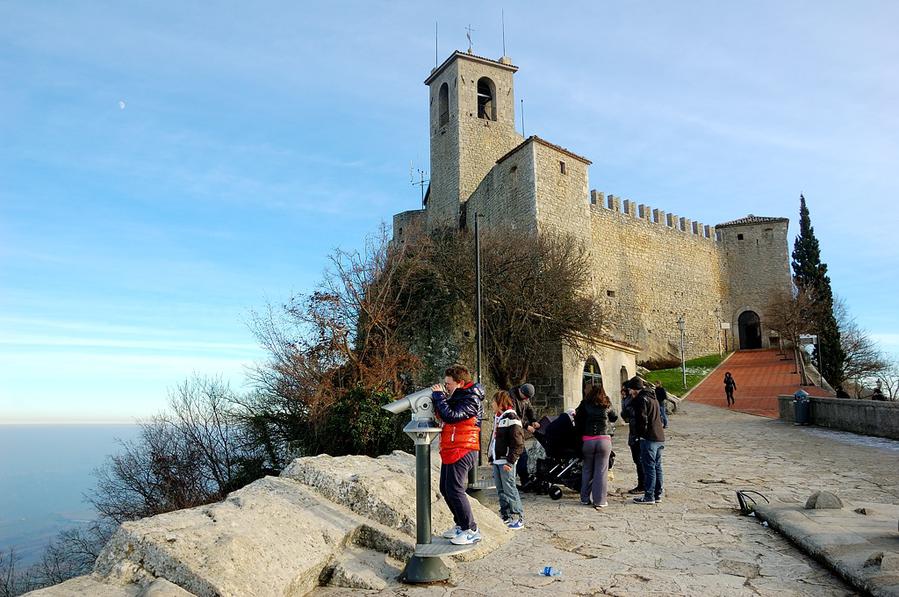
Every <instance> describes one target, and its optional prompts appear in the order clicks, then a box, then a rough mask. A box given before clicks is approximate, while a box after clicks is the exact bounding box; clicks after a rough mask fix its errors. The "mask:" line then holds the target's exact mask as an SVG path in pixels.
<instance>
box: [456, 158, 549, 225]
mask: <svg viewBox="0 0 899 597" xmlns="http://www.w3.org/2000/svg"><path fill="white" fill-rule="evenodd" d="M534 166H535V164H534V148H533V146H532V144H530V143H527V144H524V145H521V146H519V148H518V149H517V150H515V151H513V152H511V153H510V154H508V155H507V156H506V157H505V158H504V159H503V160H502V161H500V162H499V163H497V164H496V166H494V167H493V169H492V170H490V172H489V173H488V174H487V176H485V177H484V180H482V181H481V184H480V185H478V188H477V190H476V191H475V192H474V194H473V195H472V196H471V199H469V201H468V205H467V208H466V209H467V217H468V222H469V227H471V225H472V223H473V220H472V218H474V215H475V214H476V213H479V214H481V216H482V217H481V225H482V226H484V229H493V230H510V231H512V230H515V231H528V232H532V231H534V229H535V227H536V209H537V202H536V198H535V197H536V195H535V193H536V191H535V189H536V172H535V169H534Z"/></svg>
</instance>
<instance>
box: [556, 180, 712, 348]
mask: <svg viewBox="0 0 899 597" xmlns="http://www.w3.org/2000/svg"><path fill="white" fill-rule="evenodd" d="M585 202H586V201H585ZM589 205H590V210H589V212H590V218H589V222H588V225H589V226H590V231H591V233H592V244H591V250H592V258H593V260H594V264H595V266H594V272H595V273H594V278H593V280H592V282H593V288H594V292H595V293H596V294H597V295H598V296H600V297H603V299H604V300H605V304H606V309H605V313H606V326H607V327H608V329H609V332H610V335H611V336H612V337H613V338H615V339H618V340H622V341H624V342H627V343H629V344H634V345H637V346H639V347H641V348H642V352H641V354H640V357H639V358H641V359H645V358H649V357H656V356H665V355H671V356H679V351H680V331H679V329H678V327H677V319H678V317H679V316H681V315H683V317H684V320H685V322H686V334H685V335H686V346H685V348H686V353H687V357H688V358H690V357H695V356H701V355H705V354H710V353H714V352H718V351H719V349H720V344H719V338H720V319H719V318H720V317H721V316H722V315H723V314H726V313H727V312H728V311H727V305H726V295H727V292H726V288H727V285H726V283H725V280H724V278H723V275H722V274H723V264H722V260H721V254H720V251H719V249H718V243H716V242H715V237H714V230H713V229H712V228H711V227H708V226H705V225H703V224H701V223H699V222H692V221H690V220H688V219H686V218H682V217H678V216H677V215H675V214H666V213H665V212H663V211H660V210H658V209H651V208H650V207H649V206H646V205H635V204H634V203H632V202H630V201H628V200H625V201H624V205H623V207H624V211H622V203H621V201H620V200H619V199H618V198H617V197H614V196H612V195H610V196H609V197H608V198H606V197H605V196H604V195H603V194H602V193H596V192H594V193H591V199H590V202H589ZM574 225H581V226H583V225H584V224H575V222H572V226H574Z"/></svg>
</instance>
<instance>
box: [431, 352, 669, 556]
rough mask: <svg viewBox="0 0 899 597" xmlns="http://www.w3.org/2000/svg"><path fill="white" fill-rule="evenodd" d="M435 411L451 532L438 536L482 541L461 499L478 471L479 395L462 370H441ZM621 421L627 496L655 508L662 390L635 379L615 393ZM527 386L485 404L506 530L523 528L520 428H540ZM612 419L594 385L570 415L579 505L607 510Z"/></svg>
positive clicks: (663, 421)
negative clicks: (631, 474)
mask: <svg viewBox="0 0 899 597" xmlns="http://www.w3.org/2000/svg"><path fill="white" fill-rule="evenodd" d="M431 390H432V400H433V403H434V411H435V413H436V414H437V416H438V417H439V418H440V420H441V421H442V422H443V429H442V431H441V434H440V458H441V461H442V463H441V467H440V493H441V495H443V496H444V499H445V500H446V503H447V506H448V507H449V509H450V512H451V513H452V515H453V522H454V526H453V527H452V528H450V529H447V530H446V532H444V533H443V536H444V537H445V538H447V539H449V540H450V541H451V542H452V543H453V544H456V545H470V544H473V543H476V542H478V541H480V540H481V533H480V530H479V529H478V526H477V523H476V521H475V520H474V515H473V514H472V511H471V506H470V505H469V502H468V496H467V495H466V492H465V490H466V488H467V485H468V476H469V471H470V470H471V469H472V468H474V467H476V466H477V463H478V451H479V449H480V445H479V437H480V421H481V418H482V406H481V405H482V401H483V399H484V395H483V391H482V390H481V388H480V386H478V385H477V384H475V383H474V382H473V381H472V378H471V373H470V372H469V371H468V369H466V368H465V367H463V366H461V365H454V366H452V367H449V368H447V369H446V371H445V375H444V382H443V384H442V385H441V384H437V385H434V386H433V387H432V388H431ZM621 394H622V408H621V411H622V412H621V416H622V418H624V420H625V421H627V422H629V428H628V446H629V447H630V450H631V455H632V458H633V461H634V464H635V465H636V469H637V486H636V487H634V488H633V489H631V490H630V491H629V492H628V493H630V494H640V495H637V497H635V498H634V502H636V503H638V504H656V503H659V502H661V501H662V498H663V491H662V481H663V477H662V451H663V450H664V447H665V432H664V430H665V428H667V427H668V419H667V413H666V410H665V404H664V400H665V398H666V395H665V390H664V388H663V387H662V386H661V384H657V387H656V388H655V391H653V388H652V386H647V385H646V384H645V383H644V382H643V380H642V379H640V378H639V377H633V378H631V379H629V380H628V381H627V382H625V383H624V385H623V386H622V388H621ZM533 396H534V386H532V385H531V384H524V385H521V386H517V387H514V388H512V389H511V390H508V391H506V390H499V391H497V392H496V393H495V394H494V395H493V397H492V400H491V404H490V406H491V407H492V408H493V415H494V424H493V434H492V437H491V440H490V446H489V450H488V453H489V460H490V462H491V464H492V466H493V478H494V481H495V483H496V491H497V495H498V498H499V509H500V516H501V517H502V519H503V522H504V523H505V524H506V526H507V527H508V528H510V529H512V530H518V529H521V528H524V509H523V507H522V503H521V495H520V493H519V489H518V486H517V485H516V476H520V477H521V481H522V485H527V483H528V481H529V475H528V462H527V460H528V456H527V450H526V449H525V434H524V432H525V429H526V430H527V431H529V432H532V433H533V432H534V431H535V430H536V429H539V427H540V423H539V422H538V421H537V420H536V418H535V417H534V411H533V408H532V406H531V398H533ZM618 416H619V415H618V413H617V412H615V410H614V409H613V408H612V404H611V401H610V400H609V397H608V395H607V394H606V392H605V390H604V388H603V386H602V384H601V383H599V384H596V385H591V386H589V387H588V388H586V389H585V395H584V398H583V400H582V401H581V403H580V404H579V405H578V407H577V408H576V409H575V411H574V422H575V429H576V432H577V433H579V434H580V435H581V439H582V450H583V474H582V479H581V503H583V504H585V505H590V506H593V507H595V508H597V509H600V508H605V507H607V506H608V471H609V457H610V455H611V454H612V424H613V423H614V422H615V421H617V420H618Z"/></svg>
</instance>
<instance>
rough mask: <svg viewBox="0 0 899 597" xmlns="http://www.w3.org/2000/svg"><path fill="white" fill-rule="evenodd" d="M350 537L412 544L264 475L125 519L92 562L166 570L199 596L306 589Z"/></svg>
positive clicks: (116, 569) (108, 571)
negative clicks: (203, 501)
mask: <svg viewBox="0 0 899 597" xmlns="http://www.w3.org/2000/svg"><path fill="white" fill-rule="evenodd" d="M352 544H373V545H376V546H377V548H378V549H382V550H386V551H388V552H390V553H391V555H393V556H394V557H397V558H405V557H408V556H409V555H411V551H412V549H413V546H412V544H411V541H409V540H408V537H406V536H404V535H401V534H399V533H397V532H396V531H394V530H392V529H389V528H386V527H384V526H382V525H379V524H378V523H376V522H374V521H371V520H367V519H365V518H362V517H360V516H358V515H356V514H354V513H352V512H350V511H349V510H347V509H346V508H343V507H342V506H340V505H338V504H335V503H333V502H330V501H328V500H327V499H325V498H323V497H322V496H321V495H319V494H318V493H316V492H314V491H312V490H311V489H310V488H308V487H304V486H303V485H301V484H299V483H297V482H295V481H291V480H289V479H282V478H275V477H266V478H264V479H260V480H259V481H256V482H254V483H251V484H250V485H248V486H247V487H244V488H243V489H240V490H238V491H236V492H234V493H232V494H231V495H229V496H228V498H227V499H225V500H224V501H223V502H219V503H216V504H211V505H208V506H201V507H198V508H191V509H189V510H178V511H176V512H170V513H168V514H160V515H159V516H154V517H152V518H146V519H143V520H138V521H135V522H127V523H124V524H123V525H122V526H121V527H120V528H119V530H118V531H116V533H115V534H114V535H113V537H112V539H111V540H110V542H109V543H108V544H107V546H106V547H105V548H104V550H103V552H102V553H101V554H100V557H99V559H98V560H97V564H96V569H95V570H96V572H97V573H99V574H101V575H103V576H106V577H107V578H113V579H117V580H119V581H121V582H141V580H142V579H143V578H145V577H147V576H152V577H159V578H165V579H168V580H169V581H171V582H173V583H175V584H177V585H179V586H180V587H183V588H184V589H186V590H188V591H190V592H191V593H194V594H196V595H201V596H207V595H208V596H210V597H211V596H218V595H285V594H291V595H302V594H304V593H306V592H309V591H311V590H312V589H313V588H315V587H316V586H318V584H319V578H320V576H321V574H322V572H323V571H324V570H326V569H327V568H328V567H329V565H330V564H331V562H332V561H333V560H334V559H335V558H336V557H337V556H338V555H339V554H340V552H341V551H342V550H343V549H344V548H345V547H346V546H347V545H352ZM366 546H367V545H366Z"/></svg>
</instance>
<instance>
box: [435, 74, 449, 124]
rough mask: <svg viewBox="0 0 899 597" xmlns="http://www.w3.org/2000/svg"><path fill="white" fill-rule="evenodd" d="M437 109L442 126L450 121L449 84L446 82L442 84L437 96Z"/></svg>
mask: <svg viewBox="0 0 899 597" xmlns="http://www.w3.org/2000/svg"><path fill="white" fill-rule="evenodd" d="M437 109H438V110H439V114H440V121H439V122H440V126H443V125H444V124H446V123H447V122H449V85H447V84H446V83H444V84H443V85H441V86H440V91H439V92H438V98H437Z"/></svg>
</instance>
